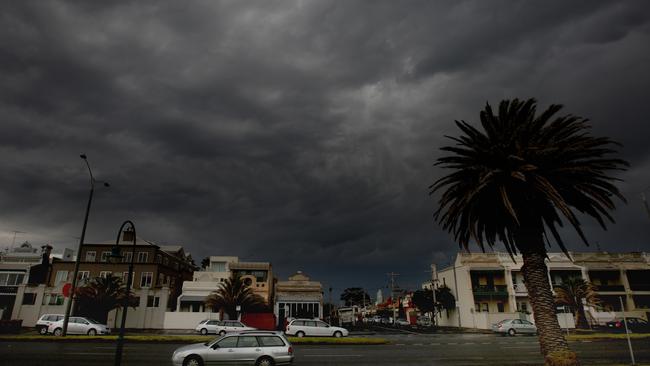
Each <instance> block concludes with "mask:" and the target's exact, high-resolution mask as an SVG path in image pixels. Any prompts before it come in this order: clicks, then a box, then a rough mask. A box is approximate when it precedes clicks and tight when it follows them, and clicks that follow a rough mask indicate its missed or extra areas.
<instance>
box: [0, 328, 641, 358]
mask: <svg viewBox="0 0 650 366" xmlns="http://www.w3.org/2000/svg"><path fill="white" fill-rule="evenodd" d="M382 337H384V338H388V339H390V341H391V344H389V345H382V346H300V345H298V346H295V347H294V348H295V353H296V359H295V365H298V366H315V365H349V366H363V365H373V366H375V365H441V366H443V365H444V366H447V365H449V366H452V365H453V366H456V365H468V366H471V365H541V364H542V360H541V357H540V355H539V346H538V344H537V339H536V338H535V337H529V336H517V337H514V338H511V337H499V336H494V335H491V334H431V335H417V334H401V335H396V334H389V335H382ZM180 346H181V345H180V344H142V343H138V344H127V345H126V346H125V351H124V362H123V363H122V364H123V365H126V366H136V365H156V366H165V365H171V361H170V357H171V354H172V352H173V350H174V349H175V348H177V347H180ZM633 346H634V348H635V352H636V353H635V356H636V360H637V363H646V364H650V340H648V339H644V340H634V341H633ZM571 347H572V348H573V349H574V350H576V352H578V354H579V357H580V358H581V361H582V364H583V365H612V364H629V355H628V350H627V343H626V342H625V341H611V340H610V341H594V342H573V343H571ZM113 355H114V345H113V344H110V343H53V342H52V343H50V342H33V343H27V342H2V343H1V344H0V365H2V366H4V365H7V366H31V365H48V366H57V365H93V366H94V365H97V366H103V365H112V364H113Z"/></svg>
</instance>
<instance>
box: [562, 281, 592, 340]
mask: <svg viewBox="0 0 650 366" xmlns="http://www.w3.org/2000/svg"><path fill="white" fill-rule="evenodd" d="M583 299H584V300H585V303H584V304H583V302H582V300H583ZM555 302H556V304H560V305H566V306H568V307H569V308H571V311H573V316H574V317H575V319H576V325H577V327H578V328H583V329H584V328H587V327H588V326H589V325H588V324H587V314H586V313H585V308H584V305H589V306H598V305H600V300H598V296H597V295H596V288H595V287H594V285H592V284H591V283H589V282H587V281H585V280H584V279H582V278H580V277H570V278H568V279H566V280H564V281H562V284H560V285H557V286H555Z"/></svg>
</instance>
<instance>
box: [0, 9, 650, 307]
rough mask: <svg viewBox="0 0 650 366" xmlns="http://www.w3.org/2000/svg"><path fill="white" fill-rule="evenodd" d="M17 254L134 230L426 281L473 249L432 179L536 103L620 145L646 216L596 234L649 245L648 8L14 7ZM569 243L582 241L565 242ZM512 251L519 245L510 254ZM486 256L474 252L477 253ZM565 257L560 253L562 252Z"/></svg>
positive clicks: (6, 47) (208, 251)
mask: <svg viewBox="0 0 650 366" xmlns="http://www.w3.org/2000/svg"><path fill="white" fill-rule="evenodd" d="M0 6H1V8H2V11H0V29H2V32H0V85H2V87H1V88H0V152H1V158H0V171H1V172H2V178H1V179H0V245H2V246H3V247H4V246H9V245H11V242H12V238H13V233H12V231H14V230H19V231H23V232H26V233H23V234H18V237H17V239H16V242H17V243H19V242H22V241H24V240H29V241H30V242H32V243H34V244H37V245H42V244H43V243H46V242H48V243H51V244H52V245H54V246H55V247H56V248H63V247H71V248H76V246H77V240H78V239H76V237H78V236H79V235H80V232H81V226H82V221H83V214H84V209H85V206H86V202H87V195H88V188H89V181H88V173H87V171H86V167H85V165H84V163H83V161H82V160H81V159H80V158H79V154H80V153H82V152H83V153H86V154H87V155H88V158H89V161H90V163H91V165H92V168H93V172H94V174H95V176H96V178H97V179H102V180H107V181H109V182H110V183H111V185H112V186H111V187H110V188H109V189H103V188H99V189H97V190H96V192H95V199H94V201H93V206H92V210H91V215H90V221H89V226H88V232H87V241H91V242H92V241H95V242H97V241H106V240H114V237H115V235H116V231H117V229H118V228H119V226H120V224H121V222H122V221H123V220H125V219H131V220H133V221H134V222H135V224H136V226H137V230H138V235H139V236H141V237H143V238H146V239H149V240H152V241H155V242H157V243H161V244H181V245H183V246H184V247H185V248H186V250H187V251H189V252H191V253H192V255H193V256H194V258H196V259H198V261H200V259H201V258H202V257H204V256H207V255H238V256H240V258H241V259H242V260H259V261H270V262H272V263H273V266H274V268H275V270H276V272H277V274H278V275H279V277H280V278H286V276H287V275H288V274H291V273H292V272H294V271H296V270H303V271H305V272H306V273H308V274H309V275H311V276H312V278H314V279H315V280H320V281H322V282H323V283H325V285H326V286H333V287H334V288H335V291H337V292H338V289H340V288H344V287H351V286H364V287H366V288H368V289H369V290H370V292H371V293H372V296H373V297H374V293H375V291H376V289H377V288H379V287H383V286H386V284H387V280H388V277H387V276H386V273H387V272H389V271H394V272H398V273H401V274H402V275H401V276H400V278H398V282H399V283H400V284H401V285H402V286H416V285H418V284H419V283H420V282H421V281H423V280H425V279H426V278H427V276H428V274H427V273H426V272H425V271H426V270H428V269H429V264H430V263H431V262H435V263H438V264H439V265H444V264H445V263H447V262H449V261H450V260H451V259H452V256H453V254H454V253H455V252H456V251H457V249H458V247H457V245H456V243H454V242H453V240H452V239H451V236H450V235H449V234H447V233H445V232H443V231H442V230H441V229H440V227H439V226H438V225H437V224H436V223H434V222H433V219H432V213H433V211H434V210H435V209H436V200H435V197H434V198H431V197H429V196H428V191H427V187H428V185H429V184H430V183H431V182H433V180H435V179H436V177H439V176H440V175H441V174H442V173H443V172H442V171H440V170H437V169H435V168H433V167H432V164H433V162H434V160H435V159H436V158H437V157H438V156H440V152H439V150H438V149H439V148H440V147H441V146H443V145H444V144H446V143H447V141H445V139H444V137H443V135H444V134H458V132H457V131H456V128H455V126H454V125H453V121H454V120H455V119H464V120H466V121H468V122H472V123H475V122H477V121H478V113H479V111H480V110H481V109H482V108H483V107H484V105H485V103H486V102H490V103H492V104H497V103H498V102H499V101H500V100H501V99H505V98H514V97H519V98H529V97H535V98H537V99H538V101H539V103H540V108H543V107H546V106H548V105H549V104H551V103H560V104H564V106H565V109H564V110H563V111H564V112H565V113H573V114H578V115H581V116H584V117H587V118H589V119H590V120H591V121H592V124H593V133H594V134H598V135H607V136H610V137H611V138H613V139H615V140H618V141H620V142H621V143H622V144H623V145H624V146H623V148H622V149H621V155H622V156H623V157H624V158H626V159H627V160H629V161H630V163H631V169H630V170H629V171H627V172H625V173H623V174H622V175H621V178H623V179H624V180H625V181H624V182H623V183H621V184H620V188H621V190H622V191H623V193H624V195H625V196H626V197H627V198H628V204H627V205H623V204H621V205H620V206H619V209H618V210H617V212H616V213H615V218H616V219H617V224H616V225H613V226H611V227H610V228H609V231H607V232H603V231H602V230H600V229H599V228H598V227H597V226H596V225H594V222H592V221H589V220H586V221H585V222H584V224H585V225H586V226H587V228H586V232H587V235H588V238H589V239H591V240H592V241H593V242H594V244H595V243H596V242H597V243H598V244H599V245H600V247H601V248H602V249H603V250H608V251H632V250H635V251H650V225H649V224H650V220H649V219H648V217H647V216H645V213H644V211H643V206H642V205H641V201H640V198H639V195H640V192H641V191H642V190H643V189H644V188H645V187H647V186H649V185H650V160H649V158H650V146H649V144H648V138H649V137H650V124H649V123H648V116H650V97H649V95H650V94H649V93H648V87H649V86H650V47H649V46H648V45H650V3H648V2H647V1H644V0H641V1H631V0H627V1H622V2H612V1H579V2H578V1H575V2H569V1H545V2H539V1H446V2H442V1H429V0H427V1H399V2H398V1H351V0H349V1H348V0H346V1H339V0H333V1H324V0H318V1H231V2H217V1H175V2H164V1H139V2H135V1H134V2H126V1H110V2H104V1H101V2H100V1H96V2H86V1H68V2H60V1H14V2H9V1H5V2H3V4H2V5H0ZM566 236H567V238H568V239H567V241H569V242H571V243H572V244H570V246H571V247H572V248H575V249H579V250H595V248H585V247H583V246H582V244H580V243H579V242H578V240H577V239H576V238H575V237H574V236H572V234H570V233H567V235H566ZM501 248H502V247H501ZM475 249H476V248H475ZM556 249H557V247H556Z"/></svg>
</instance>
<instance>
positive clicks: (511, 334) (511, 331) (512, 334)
mask: <svg viewBox="0 0 650 366" xmlns="http://www.w3.org/2000/svg"><path fill="white" fill-rule="evenodd" d="M515 334H517V332H516V331H515V330H514V329H508V335H509V336H511V337H514V336H515Z"/></svg>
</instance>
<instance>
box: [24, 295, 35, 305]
mask: <svg viewBox="0 0 650 366" xmlns="http://www.w3.org/2000/svg"><path fill="white" fill-rule="evenodd" d="M34 304H36V294H24V295H23V305H34Z"/></svg>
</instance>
